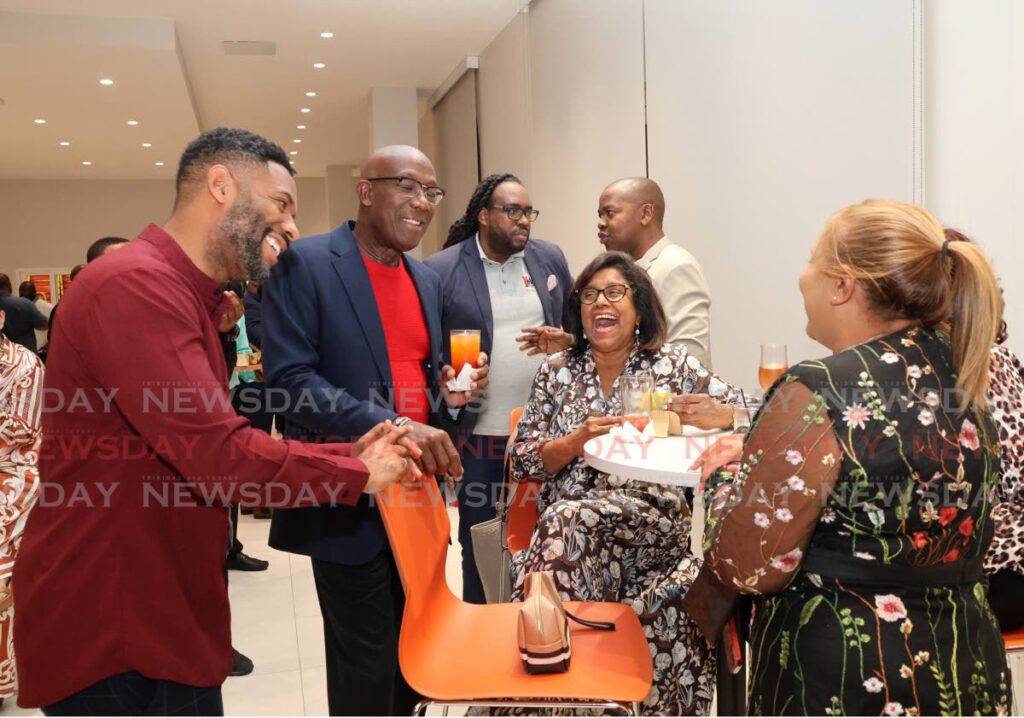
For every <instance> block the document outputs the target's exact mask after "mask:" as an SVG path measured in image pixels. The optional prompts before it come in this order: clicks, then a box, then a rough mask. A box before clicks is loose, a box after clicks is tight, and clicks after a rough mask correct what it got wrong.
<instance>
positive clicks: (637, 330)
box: [633, 324, 640, 344]
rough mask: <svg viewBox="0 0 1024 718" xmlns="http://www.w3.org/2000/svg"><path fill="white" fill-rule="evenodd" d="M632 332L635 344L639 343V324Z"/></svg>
mask: <svg viewBox="0 0 1024 718" xmlns="http://www.w3.org/2000/svg"><path fill="white" fill-rule="evenodd" d="M633 334H634V336H636V342H637V344H639V343H640V325H639V324H637V325H636V331H634V332H633Z"/></svg>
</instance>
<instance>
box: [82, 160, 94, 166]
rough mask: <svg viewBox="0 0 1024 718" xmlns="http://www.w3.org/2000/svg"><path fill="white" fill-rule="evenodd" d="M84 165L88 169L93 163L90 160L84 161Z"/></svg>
mask: <svg viewBox="0 0 1024 718" xmlns="http://www.w3.org/2000/svg"><path fill="white" fill-rule="evenodd" d="M82 164H83V165H85V166H86V167H88V166H89V165H91V164H92V162H90V161H89V160H82Z"/></svg>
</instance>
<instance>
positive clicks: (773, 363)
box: [757, 344, 789, 391]
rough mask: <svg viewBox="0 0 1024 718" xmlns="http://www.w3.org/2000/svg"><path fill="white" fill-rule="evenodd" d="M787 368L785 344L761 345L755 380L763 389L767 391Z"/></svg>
mask: <svg viewBox="0 0 1024 718" xmlns="http://www.w3.org/2000/svg"><path fill="white" fill-rule="evenodd" d="M788 368H789V362H788V360H787V359H786V345H785V344H762V345H761V366H760V367H758V370H757V380H758V382H760V384H761V389H762V390H763V391H768V389H770V388H771V386H772V384H774V383H775V381H776V380H777V379H778V378H779V377H780V376H782V375H783V374H785V373H786V369H788Z"/></svg>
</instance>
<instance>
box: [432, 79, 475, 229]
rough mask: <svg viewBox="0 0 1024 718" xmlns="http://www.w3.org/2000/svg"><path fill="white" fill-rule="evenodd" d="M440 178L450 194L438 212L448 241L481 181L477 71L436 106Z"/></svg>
mask: <svg viewBox="0 0 1024 718" xmlns="http://www.w3.org/2000/svg"><path fill="white" fill-rule="evenodd" d="M433 113H434V128H435V132H436V133H437V146H436V149H435V152H436V154H437V156H436V157H434V164H435V165H436V166H437V179H438V182H439V183H440V184H441V186H442V187H444V188H445V190H446V192H447V194H446V195H445V198H444V201H443V202H441V204H440V205H439V206H438V208H437V212H436V213H435V214H434V223H436V224H437V225H438V226H437V228H436V232H437V236H438V238H439V240H440V242H441V244H444V241H445V239H446V238H447V237H448V228H449V227H451V226H452V223H453V222H455V220H457V219H458V218H459V217H461V216H462V215H463V213H464V212H465V211H466V204H467V203H468V202H469V198H470V196H471V195H472V194H473V190H474V189H475V188H476V185H477V183H478V182H479V181H480V176H479V159H478V158H479V155H478V154H477V142H476V71H475V70H469V71H467V72H466V73H465V74H464V75H463V76H462V77H461V78H459V81H458V82H456V83H455V85H454V86H453V87H452V89H451V90H449V91H448V94H446V95H445V96H444V98H443V99H442V100H441V101H440V102H439V103H438V104H437V105H436V106H435V107H434V109H433Z"/></svg>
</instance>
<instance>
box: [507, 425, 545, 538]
mask: <svg viewBox="0 0 1024 718" xmlns="http://www.w3.org/2000/svg"><path fill="white" fill-rule="evenodd" d="M522 416H523V407H521V406H517V407H516V408H515V409H513V410H512V413H511V414H510V415H509V441H510V442H512V441H514V440H515V437H516V427H517V426H518V424H519V419H521V418H522ZM511 478H512V477H511V476H509V477H507V480H508V481H509V482H510V483H511ZM509 488H511V486H510V487H509ZM539 490H540V482H539V481H535V480H533V479H526V480H523V481H520V482H519V485H518V486H517V487H516V491H515V494H514V495H512V497H511V499H509V501H508V525H507V527H506V530H505V540H506V541H507V542H508V547H509V550H510V551H512V553H515V552H516V551H521V550H522V549H524V548H526V547H528V546H529V545H530V537H531V536H533V528H534V526H536V525H537V492H538V491H539Z"/></svg>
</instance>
